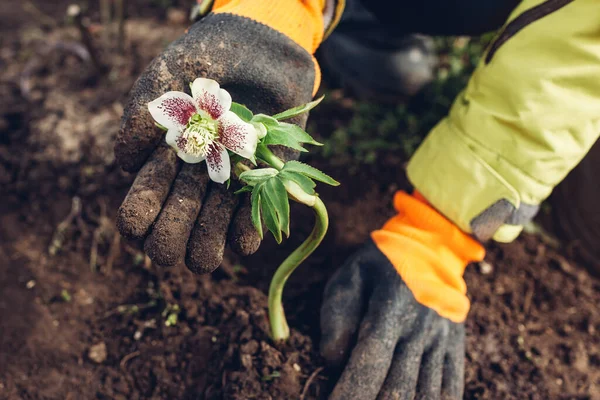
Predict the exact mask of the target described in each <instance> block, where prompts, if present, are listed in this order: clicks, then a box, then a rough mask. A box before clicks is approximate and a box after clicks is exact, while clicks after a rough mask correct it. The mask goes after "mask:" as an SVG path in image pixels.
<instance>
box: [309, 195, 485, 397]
mask: <svg viewBox="0 0 600 400" xmlns="http://www.w3.org/2000/svg"><path fill="white" fill-rule="evenodd" d="M394 205H395V208H396V210H397V211H398V214H397V215H396V216H395V217H393V218H391V219H390V220H389V221H388V222H387V223H386V224H385V225H384V226H383V228H382V229H380V230H377V231H375V232H373V233H372V234H371V238H372V240H370V241H369V243H367V244H366V245H365V246H364V247H363V248H362V250H360V251H359V252H358V253H357V254H355V255H354V256H353V257H351V258H350V259H349V260H348V262H347V263H346V264H345V265H344V266H343V267H342V268H341V269H340V270H339V271H337V272H336V274H335V275H334V276H333V277H332V278H331V280H330V281H329V283H328V285H327V288H326V290H325V298H324V302H323V307H322V309H321V329H322V334H323V337H322V341H321V352H322V354H323V356H324V357H325V359H326V360H327V361H328V362H329V363H330V364H332V365H333V366H338V367H342V366H344V365H345V367H344V370H343V373H342V375H341V378H340V380H339V382H338V383H337V385H336V387H335V389H334V391H333V393H332V395H331V399H335V400H337V399H340V400H341V399H361V400H370V399H413V398H419V399H428V400H431V399H459V398H462V393H463V372H464V336H465V331H464V325H463V322H464V320H465V318H466V316H467V313H468V311H469V306H470V304H469V299H468V298H467V297H466V285H465V282H464V280H463V278H462V275H463V273H464V270H465V267H466V266H467V264H468V263H469V262H472V261H479V260H481V259H483V256H484V255H485V251H484V248H483V247H482V246H481V244H480V243H479V242H477V241H476V240H474V239H473V238H471V237H470V236H469V235H467V234H466V233H464V232H463V231H461V230H460V229H459V228H458V227H456V226H455V225H454V224H453V223H452V222H450V221H449V220H447V219H446V218H444V217H443V216H442V215H441V214H439V213H438V212H437V210H435V209H434V208H433V207H431V206H430V205H429V204H428V203H427V201H426V200H425V199H424V198H423V196H421V195H420V194H418V193H415V194H413V195H409V194H407V193H404V192H398V193H396V196H395V198H394Z"/></svg>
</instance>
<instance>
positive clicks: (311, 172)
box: [281, 161, 340, 186]
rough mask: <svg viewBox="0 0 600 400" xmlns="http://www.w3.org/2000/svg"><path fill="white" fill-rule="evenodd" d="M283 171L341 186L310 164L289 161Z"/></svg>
mask: <svg viewBox="0 0 600 400" xmlns="http://www.w3.org/2000/svg"><path fill="white" fill-rule="evenodd" d="M281 171H291V172H297V173H299V174H302V175H304V176H308V177H309V178H312V179H314V180H317V181H319V182H323V183H326V184H328V185H331V186H338V185H339V184H340V183H339V182H338V181H336V180H335V179H333V178H332V177H330V176H329V175H327V174H325V173H323V172H321V171H319V170H318V169H316V168H314V167H311V166H310V165H308V164H304V163H301V162H300V161H288V162H287V163H285V165H284V166H283V169H282V170H281Z"/></svg>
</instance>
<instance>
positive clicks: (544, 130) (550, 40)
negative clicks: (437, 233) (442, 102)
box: [408, 0, 600, 242]
mask: <svg viewBox="0 0 600 400" xmlns="http://www.w3.org/2000/svg"><path fill="white" fill-rule="evenodd" d="M599 133H600V2H599V1H598V0H523V1H522V2H521V4H520V5H519V6H518V7H517V9H516V10H515V11H514V12H513V13H512V15H511V16H510V18H509V20H508V22H507V23H506V24H505V26H504V28H503V29H502V30H501V31H500V33H499V34H498V36H497V37H496V39H495V41H494V42H493V43H492V45H491V46H490V48H489V49H488V50H487V53H486V54H485V55H484V58H483V59H482V61H481V63H480V65H479V66H478V67H477V69H476V71H475V73H474V74H473V76H472V78H471V80H470V82H469V85H468V86H467V88H466V89H465V90H464V91H463V92H462V93H461V94H460V95H459V96H458V97H457V99H456V101H455V103H454V105H453V106H452V109H451V111H450V113H449V115H448V117H447V118H445V119H444V120H442V121H441V122H440V123H439V124H438V125H437V126H436V127H435V128H434V129H433V130H432V131H431V132H430V133H429V135H428V136H427V138H426V139H425V141H424V142H423V143H422V145H421V146H420V147H419V149H418V150H417V152H416V153H415V155H414V156H413V158H412V159H411V161H410V163H409V165H408V176H409V179H410V181H411V183H412V184H413V185H414V186H415V188H416V189H417V190H418V191H420V192H421V193H422V194H423V195H424V196H425V197H426V198H427V199H428V200H429V201H430V202H431V204H432V205H433V206H434V207H435V208H437V209H438V210H439V211H440V212H441V213H443V214H444V215H445V216H446V217H447V218H449V219H450V220H451V221H453V222H454V223H455V224H457V225H458V226H459V227H460V228H461V229H462V230H464V231H465V232H468V233H471V234H473V235H474V236H475V237H477V238H478V239H480V240H486V239H489V238H494V239H495V240H497V241H501V242H508V241H512V240H513V239H515V238H516V237H517V236H518V234H519V233H520V232H521V230H522V228H523V224H524V223H525V222H527V221H528V220H530V219H531V218H533V216H534V215H535V213H536V212H537V209H538V207H539V204H540V203H541V202H542V201H543V200H544V199H546V198H547V197H548V196H549V195H550V193H551V191H552V189H553V188H554V187H555V186H556V185H557V184H558V183H559V182H560V181H561V180H562V179H563V178H564V177H565V176H566V175H567V173H568V172H569V171H570V170H571V169H572V168H573V167H575V166H576V165H577V164H578V163H579V161H581V159H582V158H583V157H584V155H585V154H586V153H587V152H588V150H589V149H590V147H591V146H592V145H593V144H594V142H595V141H596V139H597V138H598V136H599ZM598 184H600V169H599V180H598Z"/></svg>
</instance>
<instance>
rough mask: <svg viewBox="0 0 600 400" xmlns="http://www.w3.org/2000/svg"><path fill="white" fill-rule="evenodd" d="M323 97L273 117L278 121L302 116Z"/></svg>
mask: <svg viewBox="0 0 600 400" xmlns="http://www.w3.org/2000/svg"><path fill="white" fill-rule="evenodd" d="M324 97H325V96H321V97H319V98H318V99H316V100H313V101H311V102H310V103H306V104H302V105H300V106H297V107H294V108H290V109H289V110H285V111H283V112H280V113H279V114H275V115H273V118H275V119H276V120H278V121H281V120H284V119H288V118H292V117H295V116H296V115H300V114H304V113H305V112H309V111H310V110H312V109H313V108H315V107H316V106H317V105H318V104H319V103H320V102H321V101H322V100H323V98H324Z"/></svg>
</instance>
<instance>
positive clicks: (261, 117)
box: [252, 114, 279, 129]
mask: <svg viewBox="0 0 600 400" xmlns="http://www.w3.org/2000/svg"><path fill="white" fill-rule="evenodd" d="M252 122H260V123H262V124H264V125H265V126H266V127H267V129H269V128H273V127H275V126H277V125H279V122H278V121H277V120H276V119H275V118H273V117H270V116H268V115H265V114H256V115H255V116H254V117H252Z"/></svg>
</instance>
